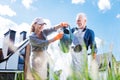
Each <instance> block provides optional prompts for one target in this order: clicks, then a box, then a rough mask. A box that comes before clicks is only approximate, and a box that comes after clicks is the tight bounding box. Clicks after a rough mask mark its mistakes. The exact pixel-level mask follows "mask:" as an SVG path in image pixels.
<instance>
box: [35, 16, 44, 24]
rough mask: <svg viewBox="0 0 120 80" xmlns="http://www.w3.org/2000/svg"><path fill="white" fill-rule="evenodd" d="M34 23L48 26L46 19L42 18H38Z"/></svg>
mask: <svg viewBox="0 0 120 80" xmlns="http://www.w3.org/2000/svg"><path fill="white" fill-rule="evenodd" d="M33 23H37V24H46V23H45V21H44V19H43V18H41V17H37V18H35V19H34V20H33Z"/></svg>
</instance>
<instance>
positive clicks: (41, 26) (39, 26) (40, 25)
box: [35, 23, 45, 32]
mask: <svg viewBox="0 0 120 80" xmlns="http://www.w3.org/2000/svg"><path fill="white" fill-rule="evenodd" d="M44 25H45V24H37V23H36V24H35V32H41V31H42V30H43V28H44Z"/></svg>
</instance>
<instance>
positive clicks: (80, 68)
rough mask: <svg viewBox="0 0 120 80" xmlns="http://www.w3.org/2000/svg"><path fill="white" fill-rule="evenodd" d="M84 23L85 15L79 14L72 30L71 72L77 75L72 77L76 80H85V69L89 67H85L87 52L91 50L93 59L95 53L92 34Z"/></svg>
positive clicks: (95, 48) (85, 20)
mask: <svg viewBox="0 0 120 80" xmlns="http://www.w3.org/2000/svg"><path fill="white" fill-rule="evenodd" d="M86 22H87V17H86V15H85V14H84V13H79V14H77V16H76V24H77V28H73V31H74V34H73V47H72V48H73V52H72V68H73V71H74V72H75V73H77V75H74V76H75V77H76V78H77V79H78V80H79V79H80V80H83V79H85V78H86V77H85V76H86V73H87V72H88V71H87V69H89V67H87V65H88V61H87V59H88V58H87V51H88V50H91V52H90V53H91V54H90V55H91V56H92V58H93V59H95V58H96V52H97V47H96V43H95V35H94V32H93V31H92V30H91V29H88V28H87V26H86ZM81 75H82V76H81ZM80 76H81V77H80Z"/></svg>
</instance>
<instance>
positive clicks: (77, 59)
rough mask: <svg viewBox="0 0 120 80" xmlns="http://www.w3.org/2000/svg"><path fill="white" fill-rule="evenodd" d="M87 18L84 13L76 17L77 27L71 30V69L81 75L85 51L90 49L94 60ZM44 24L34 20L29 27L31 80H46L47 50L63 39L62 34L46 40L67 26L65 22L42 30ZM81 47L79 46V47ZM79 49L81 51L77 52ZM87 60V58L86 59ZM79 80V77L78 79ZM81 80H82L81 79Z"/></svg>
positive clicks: (40, 20)
mask: <svg viewBox="0 0 120 80" xmlns="http://www.w3.org/2000/svg"><path fill="white" fill-rule="evenodd" d="M86 22H87V17H86V15H85V14H84V13H79V14H77V16H76V24H77V27H75V28H73V29H71V30H72V31H73V38H72V44H74V46H75V47H76V49H75V47H74V48H72V49H73V52H74V51H76V52H75V53H73V54H72V65H73V66H72V68H73V71H75V72H79V71H80V73H83V72H84V71H82V70H81V65H82V66H83V64H84V65H85V63H84V60H85V57H84V54H87V53H86V51H87V50H88V49H89V48H90V49H91V54H92V57H93V59H95V58H96V52H97V48H96V44H95V35H94V32H93V31H92V30H91V29H88V28H87V26H86ZM44 25H46V23H45V22H44V20H43V18H35V19H34V20H33V23H32V26H31V34H30V36H29V40H30V45H31V49H32V50H31V58H30V63H31V65H30V71H31V72H32V73H33V74H32V76H33V80H46V79H47V77H48V72H47V65H48V64H47V62H48V61H47V60H48V59H47V58H48V57H47V51H46V50H47V48H48V46H49V44H50V43H52V42H54V41H56V40H59V39H61V38H62V37H63V32H60V33H58V34H57V35H55V36H54V38H52V39H49V40H48V39H47V36H48V35H50V34H51V33H52V32H55V31H57V30H58V29H60V28H66V27H68V26H69V24H68V23H67V22H62V23H60V24H59V25H57V26H55V27H53V28H50V29H43V28H44ZM80 45H81V46H80ZM77 48H81V50H80V51H79V50H77ZM86 59H87V58H86ZM36 76H37V77H36ZM27 80H32V78H31V77H27ZM78 80H79V77H78ZM81 80H82V79H81Z"/></svg>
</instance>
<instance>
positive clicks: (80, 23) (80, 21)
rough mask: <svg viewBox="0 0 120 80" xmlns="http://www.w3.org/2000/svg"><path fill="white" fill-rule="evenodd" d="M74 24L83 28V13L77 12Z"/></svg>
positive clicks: (84, 18)
mask: <svg viewBox="0 0 120 80" xmlns="http://www.w3.org/2000/svg"><path fill="white" fill-rule="evenodd" d="M76 24H77V25H78V27H79V28H80V29H84V28H85V26H86V17H85V16H84V15H83V14H78V15H77V18H76Z"/></svg>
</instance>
